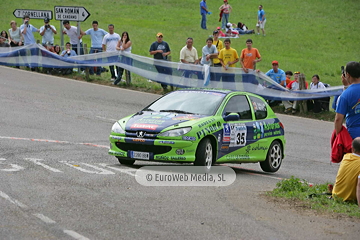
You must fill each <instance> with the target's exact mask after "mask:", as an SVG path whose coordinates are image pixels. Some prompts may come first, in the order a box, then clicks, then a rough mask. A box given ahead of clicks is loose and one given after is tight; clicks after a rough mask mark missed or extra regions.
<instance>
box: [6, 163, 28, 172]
mask: <svg viewBox="0 0 360 240" xmlns="http://www.w3.org/2000/svg"><path fill="white" fill-rule="evenodd" d="M0 164H1V165H10V166H11V168H7V169H0V171H4V172H18V171H20V170H24V168H23V167H22V166H19V165H17V164H11V163H0Z"/></svg>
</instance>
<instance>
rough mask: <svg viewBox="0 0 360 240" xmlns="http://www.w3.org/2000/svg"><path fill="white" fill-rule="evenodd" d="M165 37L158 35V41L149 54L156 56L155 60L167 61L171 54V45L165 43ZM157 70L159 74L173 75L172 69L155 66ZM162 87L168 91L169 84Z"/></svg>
mask: <svg viewBox="0 0 360 240" xmlns="http://www.w3.org/2000/svg"><path fill="white" fill-rule="evenodd" d="M163 38H164V35H163V34H162V33H161V32H159V33H157V34H156V41H155V42H153V43H152V44H151V46H150V50H149V53H150V55H154V59H158V60H163V61H167V60H168V56H169V55H170V54H171V50H170V47H169V44H168V43H167V42H165V41H163ZM155 68H156V70H157V71H158V73H161V74H167V75H172V69H171V68H169V67H163V66H158V65H156V64H155ZM161 87H162V88H163V89H164V91H167V84H163V83H161Z"/></svg>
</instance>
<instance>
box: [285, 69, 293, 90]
mask: <svg viewBox="0 0 360 240" xmlns="http://www.w3.org/2000/svg"><path fill="white" fill-rule="evenodd" d="M292 75H293V73H292V71H286V72H285V76H286V80H285V83H286V86H287V85H289V83H290V82H291V81H292V80H291V77H292Z"/></svg>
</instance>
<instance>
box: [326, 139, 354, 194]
mask: <svg viewBox="0 0 360 240" xmlns="http://www.w3.org/2000/svg"><path fill="white" fill-rule="evenodd" d="M359 175H360V137H357V138H355V139H354V140H353V142H352V153H347V154H345V155H344V157H343V160H342V161H341V163H340V167H339V170H338V173H337V175H336V181H335V185H334V188H333V191H332V196H333V197H338V198H342V199H343V201H356V187H357V184H358V183H357V182H358V179H360V178H359Z"/></svg>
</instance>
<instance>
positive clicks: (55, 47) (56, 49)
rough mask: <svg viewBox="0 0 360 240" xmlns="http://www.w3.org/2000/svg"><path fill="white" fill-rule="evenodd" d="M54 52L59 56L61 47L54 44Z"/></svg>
mask: <svg viewBox="0 0 360 240" xmlns="http://www.w3.org/2000/svg"><path fill="white" fill-rule="evenodd" d="M54 52H55V53H56V54H57V55H60V54H61V47H60V46H59V45H57V44H56V45H55V46H54Z"/></svg>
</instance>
